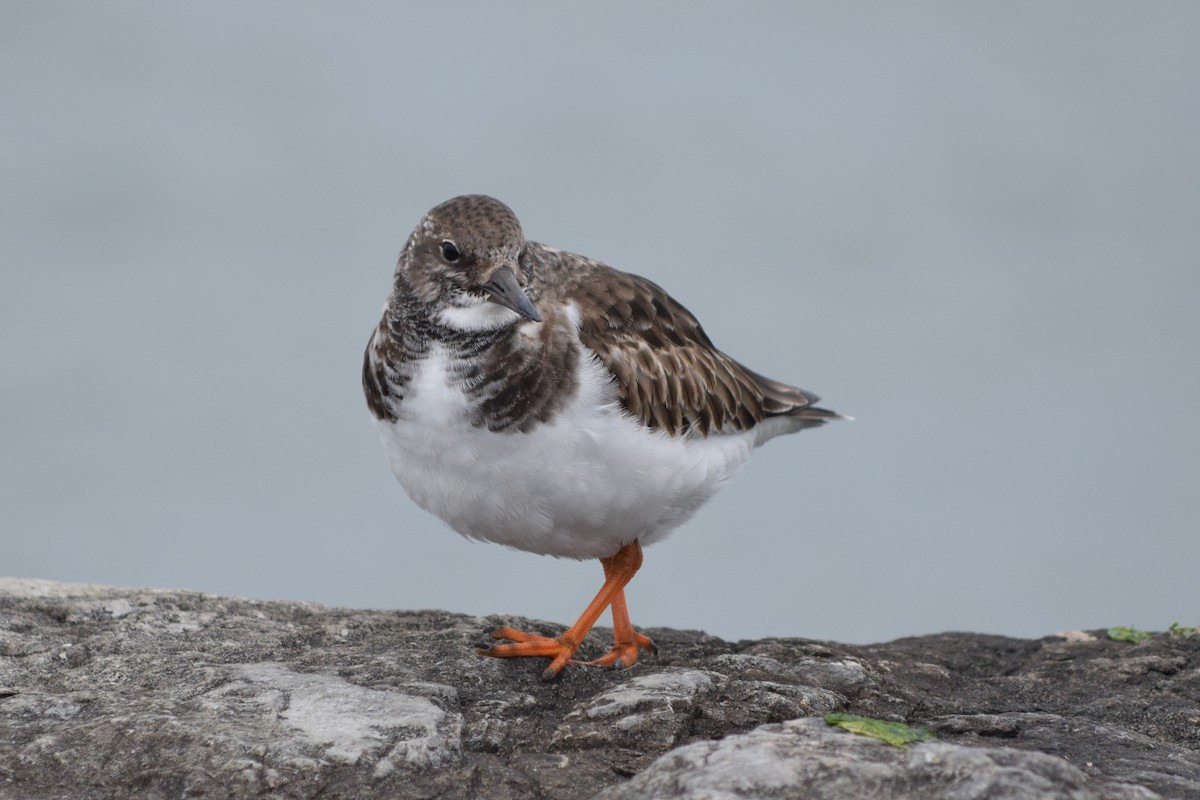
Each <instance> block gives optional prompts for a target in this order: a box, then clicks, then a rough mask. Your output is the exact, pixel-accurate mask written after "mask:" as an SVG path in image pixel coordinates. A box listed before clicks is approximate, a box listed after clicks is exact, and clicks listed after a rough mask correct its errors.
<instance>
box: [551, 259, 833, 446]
mask: <svg viewBox="0 0 1200 800" xmlns="http://www.w3.org/2000/svg"><path fill="white" fill-rule="evenodd" d="M567 289H568V296H569V297H570V298H571V299H572V300H574V301H575V302H576V303H577V304H578V305H579V310H580V318H581V320H580V330H579V336H580V339H581V341H582V342H583V344H584V346H586V347H587V348H588V349H590V350H591V351H592V352H594V353H595V354H596V357H597V358H599V359H600V361H601V363H602V364H604V366H605V367H607V368H608V370H609V371H610V372H612V374H613V376H614V378H615V379H616V384H617V388H618V395H619V399H620V402H621V405H622V407H623V408H624V409H625V411H626V412H627V413H629V414H630V415H631V416H633V417H635V418H636V419H638V420H640V421H641V422H642V423H643V424H645V425H646V426H647V427H650V428H653V429H657V430H662V431H664V432H666V433H669V434H672V435H684V434H694V435H700V436H708V435H709V434H711V433H715V432H718V431H741V430H748V429H750V428H753V427H754V426H755V425H757V424H759V423H760V422H762V421H763V420H764V419H767V418H768V417H774V416H789V417H794V418H795V419H796V423H797V424H796V428H801V427H809V426H811V425H820V424H821V423H822V422H824V421H825V420H826V419H831V418H837V417H838V416H839V415H838V414H836V413H835V412H832V411H828V410H826V409H822V408H816V407H814V404H815V403H816V402H817V397H816V396H815V395H813V394H811V393H809V392H806V391H804V390H803V389H797V388H796V387H794V386H789V385H787V384H784V383H780V382H779V381H775V380H771V379H770V378H766V377H763V376H762V375H759V374H758V373H756V372H753V371H751V370H749V369H747V368H746V367H744V366H742V365H741V364H739V363H738V362H737V361H735V360H734V359H732V358H730V357H729V356H727V355H725V354H724V353H722V352H721V351H720V350H718V349H717V348H716V346H715V345H713V343H712V341H711V340H710V339H709V338H708V335H707V334H706V333H705V332H704V329H703V328H702V327H701V326H700V323H699V321H697V319H696V318H695V317H694V316H693V315H692V313H691V312H690V311H688V310H687V309H686V308H684V307H683V306H682V305H680V304H679V303H678V302H676V301H675V300H674V299H673V298H672V297H671V296H670V295H668V294H667V293H666V292H665V291H664V290H663V289H662V288H661V287H659V286H658V285H657V284H655V283H652V282H651V281H648V280H646V279H645V278H641V277H639V276H637V275H630V274H628V273H625V272H620V271H619V270H615V269H612V268H611V267H607V266H604V265H601V264H598V263H594V262H593V264H592V265H591V268H590V269H588V270H586V271H585V272H584V273H582V274H580V276H579V280H578V281H577V282H576V283H574V285H572V286H570V287H567Z"/></svg>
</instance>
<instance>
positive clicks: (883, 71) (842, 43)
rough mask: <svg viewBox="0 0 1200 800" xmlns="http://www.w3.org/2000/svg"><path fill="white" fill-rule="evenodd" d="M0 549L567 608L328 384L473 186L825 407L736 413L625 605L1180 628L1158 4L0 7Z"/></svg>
mask: <svg viewBox="0 0 1200 800" xmlns="http://www.w3.org/2000/svg"><path fill="white" fill-rule="evenodd" d="M0 15H2V24H0V103H2V113H0V202H2V204H3V205H2V208H0V242H2V246H0V253H2V258H3V270H2V273H0V574H7V575H17V576H22V577H42V578H54V579H60V580H69V581H92V582H102V583H109V584H127V585H139V586H159V587H180V588H190V589H198V590H204V591H209V592H220V593H229V594H235V595H243V596H253V597H266V598H289V599H304V600H312V601H318V602H321V603H329V604H339V605H348V606H364V607H380V608H429V607H437V608H445V609H450V610H454V611H462V612H468V613H475V614H489V613H498V612H510V613H517V614H524V615H530V616H534V617H540V618H544V619H549V620H554V621H558V622H562V623H568V622H570V621H572V620H573V619H574V617H575V616H576V614H578V612H579V611H581V610H582V609H583V606H584V605H585V603H586V602H587V600H588V599H590V597H591V595H592V593H593V592H594V591H595V590H596V589H597V588H598V587H599V584H600V580H601V571H600V567H599V566H598V565H597V564H595V563H577V562H568V561H556V560H553V559H550V558H540V557H537V556H533V555H528V554H524V553H517V552H513V551H508V550H505V549H503V548H500V547H497V546H494V545H483V544H473V543H470V542H467V541H466V540H464V539H461V538H460V537H458V536H457V535H456V534H454V533H453V532H451V531H450V530H449V529H448V528H445V527H443V526H442V525H441V523H439V522H438V521H437V520H435V519H433V518H432V517H429V516H426V515H425V514H423V513H422V512H420V511H419V510H418V509H417V508H416V507H415V506H414V505H412V503H410V502H409V500H408V499H407V497H405V495H404V494H403V492H402V490H401V489H400V487H399V486H398V485H397V484H396V483H395V482H394V480H393V478H392V476H391V474H390V472H389V470H388V468H387V466H386V463H385V460H384V457H383V453H382V451H381V449H380V447H379V444H378V442H377V440H376V437H375V432H374V429H373V426H372V425H371V424H370V421H369V418H368V414H367V411H366V409H365V406H364V403H363V401H362V398H361V392H360V389H359V376H358V372H359V366H360V360H361V352H362V348H363V346H364V344H365V342H366V340H367V337H368V335H369V333H370V331H371V329H372V327H373V326H374V325H375V323H376V320H377V318H378V314H379V310H380V307H381V306H382V303H383V301H384V298H385V296H386V294H387V292H388V289H389V286H390V281H391V273H392V268H393V265H394V263H395V259H396V256H397V254H398V252H399V250H400V248H401V247H402V246H403V244H404V241H405V238H406V237H407V235H408V233H409V231H410V230H411V229H412V227H413V226H414V225H415V224H416V222H417V221H418V219H419V218H420V216H421V215H422V214H423V213H424V212H425V211H426V210H427V209H428V208H430V207H431V206H433V205H435V204H437V203H439V202H441V201H442V200H445V199H447V198H449V197H451V196H453V195H456V194H461V193H467V192H484V193H489V194H493V195H495V196H497V197H499V198H500V199H502V200H504V201H505V202H507V203H508V204H509V205H511V206H512V207H513V208H514V209H515V210H516V212H517V213H518V215H519V216H520V218H521V220H522V222H523V224H524V227H525V230H526V233H527V235H528V236H529V238H531V239H534V240H537V241H542V242H546V243H548V244H553V245H556V246H558V247H562V248H565V249H569V250H574V251H576V252H581V253H584V254H587V255H590V256H593V257H596V258H600V259H603V260H605V261H608V262H609V263H611V264H613V265H615V266H618V267H620V268H622V269H625V270H628V271H631V272H636V273H639V274H643V275H646V276H648V277H650V278H652V279H654V280H655V281H657V282H659V283H661V284H663V285H664V286H666V287H667V288H668V289H669V290H670V291H671V292H672V294H674V295H675V296H676V298H678V299H679V300H680V301H681V302H683V303H684V304H685V305H687V306H688V307H689V308H691V310H692V311H694V312H695V313H696V314H697V316H699V317H700V319H701V320H703V321H704V324H705V327H706V329H707V330H708V332H709V334H710V335H711V336H712V337H713V339H714V340H715V341H716V342H717V343H718V345H720V346H721V347H722V348H723V349H725V350H726V351H728V352H729V353H731V354H732V355H734V356H735V357H736V358H738V359H740V360H742V361H744V362H746V363H747V364H749V365H750V366H752V367H753V368H754V369H756V370H758V371H760V372H763V373H765V374H767V375H770V376H772V377H776V378H779V379H781V380H785V381H789V382H793V383H796V384H798V385H800V386H803V387H804V388H807V389H810V390H813V391H815V392H817V393H819V394H820V395H821V396H822V398H823V399H824V402H825V404H826V405H828V406H829V407H832V408H835V409H838V410H839V411H842V412H844V413H848V414H852V415H854V416H855V417H856V421H855V422H853V423H844V424H838V425H829V426H826V427H825V428H822V429H820V430H816V431H811V432H806V433H804V434H802V435H799V436H795V437H790V438H786V439H782V440H776V441H774V442H772V443H771V444H769V445H767V446H766V447H765V448H763V450H761V451H759V453H758V454H757V457H756V458H755V459H752V460H751V462H750V464H749V465H748V467H747V468H746V469H745V470H744V471H743V472H742V473H741V474H740V475H739V476H738V477H737V478H736V479H735V480H734V481H733V482H732V483H731V484H730V485H729V486H728V487H727V488H726V489H725V491H724V492H723V493H722V494H720V495H719V496H718V497H717V498H716V499H715V500H714V501H713V502H711V503H710V504H709V505H708V506H707V507H706V508H705V509H703V510H702V511H701V512H700V513H699V514H698V515H697V517H696V518H695V519H694V520H693V521H692V522H691V523H689V524H688V525H686V526H685V527H684V528H682V529H681V530H680V531H678V532H677V533H676V534H675V535H674V536H673V537H672V538H671V539H669V540H667V541H666V542H665V543H663V544H661V545H658V546H655V547H653V548H651V549H649V550H648V551H647V553H646V562H645V566H644V568H643V571H642V573H641V574H640V575H639V576H638V577H637V579H636V580H635V581H634V583H633V584H632V585H631V587H630V590H629V597H630V604H631V607H632V612H633V617H634V620H635V622H636V623H638V624H640V625H646V626H657V625H666V626H672V627H678V628H702V629H705V630H707V631H709V632H711V633H714V634H717V635H720V636H722V637H726V638H741V637H759V636H764V635H772V634H774V635H789V636H806V637H820V638H832V639H838V640H842V641H848V642H866V641H874V640H883V639H889V638H893V637H898V636H903V635H909V634H920V633H927V632H936V631H942V630H949V629H959V630H972V631H984V632H995V633H1003V634H1012V635H1021V636H1036V635H1042V634H1048V633H1054V632H1056V631H1060V630H1064V629H1074V628H1090V627H1100V626H1108V625H1115V624H1133V625H1137V626H1140V627H1145V628H1150V629H1155V630H1162V629H1163V628H1165V627H1166V626H1167V625H1169V624H1170V623H1172V622H1175V621H1180V622H1183V623H1189V624H1196V623H1198V622H1200V586H1198V581H1197V575H1198V574H1200V569H1198V566H1200V536H1198V535H1197V533H1198V531H1197V521H1198V520H1200V413H1198V411H1197V405H1198V402H1200V313H1198V310H1200V309H1198V306H1200V89H1198V86H1200V48H1198V47H1197V46H1196V34H1197V31H1200V5H1197V4H1194V3H1178V4H1171V3H1155V4H1139V3H1128V4H1103V3H1091V2H1089V3H1056V4H1042V3H1006V4H1003V5H996V4H985V3H976V4H959V3H941V4H928V3H925V4H903V5H901V4H893V3H871V4H787V5H785V4H782V3H781V4H777V5H768V4H749V3H746V4H743V3H729V4H695V3H673V4H669V3H657V4H653V5H650V6H646V5H643V4H638V3H626V4H603V6H602V7H599V6H596V5H595V4H588V5H586V6H585V5H584V4H575V5H573V6H570V7H567V6H562V5H556V4H550V3H541V4H527V3H505V4H496V3H482V2H481V3H442V4H438V5H436V6H434V4H416V3H412V4H406V5H398V4H397V5H393V4H384V3H339V4H332V3H297V2H256V3H253V4H245V3H240V2H238V3H233V2H226V3H204V4H199V3H195V4H182V3H180V4H164V3H150V2H145V3H119V2H110V3H103V4H98V3H83V2H80V3H35V2H23V3H15V2H4V3H2V4H0Z"/></svg>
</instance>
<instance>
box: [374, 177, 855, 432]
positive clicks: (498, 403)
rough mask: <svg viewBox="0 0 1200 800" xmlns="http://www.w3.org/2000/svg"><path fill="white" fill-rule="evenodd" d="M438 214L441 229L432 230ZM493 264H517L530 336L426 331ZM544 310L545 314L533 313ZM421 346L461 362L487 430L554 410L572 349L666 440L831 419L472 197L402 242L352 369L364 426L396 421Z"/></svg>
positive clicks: (667, 300)
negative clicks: (450, 246) (451, 249)
mask: <svg viewBox="0 0 1200 800" xmlns="http://www.w3.org/2000/svg"><path fill="white" fill-rule="evenodd" d="M452 204H453V205H452ZM439 210H442V212H443V213H439ZM450 210H452V211H453V221H452V222H451V221H447V220H443V217H449V216H450V214H449V213H448V212H449V211H450ZM444 241H453V242H454V243H455V244H456V246H457V247H458V248H459V249H460V250H461V251H462V253H463V257H462V259H461V264H459V265H457V266H456V267H455V268H454V269H451V268H449V266H448V265H446V264H444V263H443V261H444V259H440V258H439V256H438V249H439V248H440V247H441V245H442V242H444ZM483 253H487V255H483ZM503 259H507V260H508V261H509V262H511V263H513V264H515V265H517V269H514V273H515V274H518V281H519V282H521V283H522V284H523V288H524V291H525V294H526V295H527V296H528V298H529V299H530V300H531V301H532V302H533V304H534V305H535V306H537V307H538V308H540V309H542V314H543V315H547V314H548V315H550V316H549V317H548V318H546V319H545V320H544V321H543V322H542V323H541V324H540V326H538V325H536V324H534V323H523V324H515V325H511V326H509V327H506V328H502V329H500V330H498V331H497V330H487V331H477V332H471V333H470V334H465V333H464V332H462V331H460V330H455V329H454V328H453V327H452V326H449V325H446V324H444V323H442V322H439V321H438V320H437V318H436V315H435V314H434V313H432V311H433V309H435V308H436V306H435V305H434V304H435V303H438V302H451V301H453V299H454V298H455V297H457V296H462V295H467V294H470V293H471V292H472V286H473V285H476V286H477V285H480V284H482V283H483V282H484V279H485V277H486V275H487V271H486V270H487V269H488V268H489V267H491V266H494V264H495V263H498V262H499V261H501V260H503ZM475 291H477V292H478V291H479V290H475ZM479 293H480V294H482V292H479ZM543 298H544V299H547V300H549V301H551V302H549V303H541V302H540V301H541V300H542V299H543ZM564 302H566V303H573V304H574V305H575V307H576V308H577V311H578V314H577V317H578V331H577V332H575V331H573V330H572V329H571V323H570V320H568V319H567V318H566V316H565V315H564V314H562V313H561V312H560V311H558V310H557V308H558V304H560V303H564ZM531 329H532V330H531ZM430 340H438V341H446V342H449V343H451V344H453V345H454V346H455V350H456V351H457V352H460V353H461V354H462V356H463V362H464V363H463V364H461V365H460V366H459V370H460V372H459V374H460V377H461V378H462V379H463V386H464V389H465V391H467V392H468V393H469V394H470V395H471V396H472V397H474V398H476V399H477V401H478V405H477V408H476V409H475V412H476V413H475V421H476V424H478V425H481V426H486V427H487V428H488V429H489V430H494V431H503V430H528V428H529V426H531V425H534V424H537V423H539V422H544V421H545V420H546V418H547V416H548V415H549V414H551V413H553V411H554V409H555V408H556V407H560V406H561V404H562V402H565V399H567V398H569V397H570V394H571V393H572V392H573V391H574V381H573V380H572V375H573V373H574V369H575V366H576V364H577V362H578V360H579V358H580V357H581V353H580V345H582V347H583V348H586V349H587V350H588V351H590V353H591V354H593V355H594V356H595V357H596V358H597V359H599V361H600V362H601V363H602V364H603V365H604V366H605V367H606V368H607V369H608V370H609V371H610V372H611V373H612V375H613V380H614V381H615V383H616V386H617V393H618V398H619V400H620V403H621V406H622V407H623V408H624V409H625V411H627V412H628V413H629V414H630V415H631V416H632V417H634V418H635V419H637V420H638V421H640V422H641V423H642V424H644V425H646V426H647V427H648V428H651V429H654V430H662V431H664V432H666V433H668V434H671V435H700V436H708V435H709V434H711V433H715V432H720V431H739V430H747V429H750V428H752V427H754V426H755V425H756V424H758V423H760V422H762V421H763V420H764V419H766V418H768V417H772V416H789V417H792V418H794V419H795V420H796V421H797V425H798V427H811V426H814V425H820V424H821V423H822V422H824V421H825V420H828V419H830V418H836V417H837V416H838V415H837V414H836V413H835V412H831V411H828V410H826V409H822V408H816V407H815V406H814V403H816V401H817V397H816V396H815V395H813V394H810V393H808V392H806V391H804V390H803V389H798V388H796V387H793V386H788V385H786V384H783V383H779V382H778V381H773V380H771V379H769V378H765V377H763V376H761V375H759V374H757V373H755V372H753V371H751V370H749V369H747V368H746V367H744V366H742V365H741V364H739V363H738V362H737V361H735V360H734V359H732V358H730V357H729V356H727V355H725V354H724V353H722V352H721V351H720V350H718V349H717V348H716V346H715V345H713V343H712V341H711V340H710V339H709V338H708V335H707V334H706V333H705V332H704V329H703V328H702V327H701V326H700V323H699V322H698V321H697V320H696V318H695V317H694V316H693V315H692V314H691V312H689V311H688V310H687V309H686V308H684V307H683V306H682V305H681V304H680V303H678V302H677V301H676V300H674V299H673V298H672V297H671V296H670V295H668V294H667V293H666V291H664V290H663V289H662V288H661V287H660V286H658V285H657V284H655V283H653V282H651V281H649V280H647V279H645V278H642V277H639V276H637V275H632V274H630V273H626V272H621V271H619V270H616V269H613V268H612V267H610V266H608V265H606V264H603V263H601V262H598V261H595V260H593V259H589V258H585V257H584V256H580V255H577V254H575V253H569V252H565V251H561V250H557V249H555V248H551V247H547V246H545V245H542V244H539V243H537V242H528V241H525V239H524V236H523V233H522V231H521V227H520V224H519V223H518V222H517V220H516V217H515V216H514V215H512V213H511V211H509V210H508V208H507V206H504V205H503V204H501V203H499V202H498V201H495V200H493V199H492V198H488V197H484V196H481V195H468V196H466V197H462V198H455V199H454V200H452V201H449V202H448V203H446V204H443V205H442V206H439V207H438V208H437V209H434V210H433V211H432V212H430V214H429V215H428V216H427V217H426V220H425V221H424V222H423V223H422V225H421V226H419V227H418V228H417V230H416V231H414V232H413V235H412V237H411V238H410V239H409V242H408V245H407V247H406V248H405V253H404V255H403V256H402V257H401V266H400V268H398V269H397V274H396V291H395V292H394V293H393V297H392V300H391V301H390V303H389V306H388V309H387V312H386V313H385V316H384V319H383V320H382V321H381V323H380V327H379V330H378V332H377V335H376V336H375V337H374V338H373V339H372V342H371V345H370V346H369V347H368V349H367V354H366V358H365V359H364V364H363V387H364V389H365V391H366V395H367V402H368V405H369V407H370V408H371V411H372V413H374V414H375V416H376V417H378V418H380V419H393V418H394V415H395V414H396V413H397V411H396V406H397V402H398V400H400V399H402V397H403V387H404V385H405V384H406V382H407V378H406V374H405V369H404V364H405V362H407V361H409V360H411V359H415V358H421V357H423V356H424V354H425V353H426V352H427V349H428V342H429V341H430Z"/></svg>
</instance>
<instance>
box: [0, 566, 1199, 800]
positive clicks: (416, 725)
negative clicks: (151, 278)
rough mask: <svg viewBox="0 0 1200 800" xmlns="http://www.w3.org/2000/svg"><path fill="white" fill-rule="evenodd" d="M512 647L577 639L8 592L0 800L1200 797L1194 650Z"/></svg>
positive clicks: (996, 644)
mask: <svg viewBox="0 0 1200 800" xmlns="http://www.w3.org/2000/svg"><path fill="white" fill-rule="evenodd" d="M498 624H511V625H514V626H516V627H520V628H525V629H528V630H532V631H540V632H544V633H549V634H553V633H556V632H558V631H559V630H561V628H559V627H558V626H555V625H549V624H546V623H541V622H532V621H529V620H522V619H510V618H507V617H489V618H473V617H466V616H462V615H456V614H449V613H445V612H440V611H419V612H381V611H353V610H346V609H331V608H322V607H319V606H314V605H308V604H304V603H276V602H263V601H254V600H240V599H234V598H226V597H216V596H212V595H203V594H196V593H189V592H169V591H152V590H138V589H112V588H104V587H96V586H86V585H72V584H61V583H52V582H47V581H34V580H17V579H0V798H22V799H24V800H41V799H42V798H79V799H80V800H91V799H93V798H96V799H99V798H126V797H139V798H160V797H161V798H168V797H169V798H189V797H205V798H212V797H221V798H239V797H254V796H263V797H287V798H293V797H294V798H309V797H317V796H326V797H345V798H360V797H361V798H367V797H371V798H376V797H401V798H407V797H413V798H424V797H429V798H433V797H439V798H440V797H446V798H526V797H528V798H534V797H537V798H543V797H546V798H572V800H577V799H578V798H586V797H592V796H596V797H602V798H626V797H629V798H639V797H680V798H683V797H689V798H714V799H715V798H742V797H747V798H749V797H781V798H786V797H796V798H860V797H878V798H902V797H922V798H942V797H944V798H1057V797H1062V798H1072V800H1088V799H1089V798H1111V799H1112V800H1127V799H1128V798H1153V797H1164V798H1200V636H1196V637H1193V638H1191V639H1184V638H1182V637H1178V636H1171V635H1166V634H1161V635H1158V636H1155V637H1154V638H1153V639H1151V640H1149V641H1146V642H1143V643H1141V644H1137V645H1131V644H1126V643H1121V642H1114V641H1109V640H1107V639H1106V638H1104V637H1103V636H1102V635H1099V636H1088V635H1083V634H1074V635H1072V636H1069V637H1048V638H1045V639H1040V640H1036V641H1027V640H1016V639H1008V638H1004V637H996V636H979V635H971V634H945V635H941V636H927V637H920V638H913V639H902V640H899V641H896V642H891V643H888V644H881V645H872V646H864V647H859V646H848V645H838V644H832V643H823V642H813V641H806V640H800V639H770V640H763V641H755V642H736V643H730V642H725V641H722V640H720V639H717V638H715V637H711V636H706V635H704V634H702V633H697V632H687V631H674V630H665V629H663V630H652V631H649V633H650V634H651V635H653V636H654V638H655V640H656V641H657V643H658V644H659V647H660V655H659V656H658V657H657V658H653V657H647V658H646V659H645V660H644V661H643V662H642V663H640V664H638V665H637V666H636V667H635V668H633V669H631V670H628V671H625V672H611V671H605V670H595V669H581V668H570V669H568V670H566V671H565V672H564V673H563V675H562V676H561V678H560V679H559V680H558V681H557V682H555V683H550V684H547V683H542V682H540V681H539V680H538V679H537V676H538V674H539V672H540V670H541V668H542V666H544V665H543V664H541V663H540V661H538V660H533V661H528V662H526V661H523V660H518V661H499V660H495V659H486V658H481V657H478V656H476V655H475V654H474V652H473V650H472V644H473V643H474V642H476V641H478V640H479V638H480V634H481V632H482V631H483V630H485V629H487V628H489V627H492V626H495V625H498ZM605 633H607V632H606V631H598V632H596V633H595V634H593V635H592V636H591V637H589V639H588V642H587V644H586V647H588V648H590V650H591V652H594V653H599V652H602V651H603V649H604V634H605ZM831 711H844V712H849V713H853V714H860V715H863V716H871V717H881V718H887V719H895V720H901V721H906V722H909V723H912V724H920V725H925V726H927V727H930V728H932V729H934V730H935V731H936V732H937V735H938V739H937V740H936V741H928V742H921V743H917V744H912V745H910V746H908V747H906V748H895V747H891V746H889V745H885V744H883V743H881V742H878V741H875V740H873V739H868V738H865V737H861V736H856V735H853V734H850V733H848V732H846V731H843V730H841V729H839V728H833V727H830V726H827V725H826V724H825V723H824V722H823V720H822V719H821V717H822V716H823V715H824V714H826V713H829V712H831Z"/></svg>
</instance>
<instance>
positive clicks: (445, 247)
mask: <svg viewBox="0 0 1200 800" xmlns="http://www.w3.org/2000/svg"><path fill="white" fill-rule="evenodd" d="M442 258H444V259H446V263H448V264H453V263H454V262H455V261H458V260H459V259H460V258H462V251H461V250H459V249H458V245H456V244H455V243H454V242H452V241H450V240H449V239H445V240H444V241H443V242H442Z"/></svg>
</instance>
